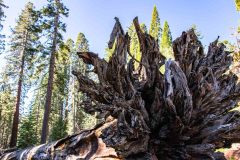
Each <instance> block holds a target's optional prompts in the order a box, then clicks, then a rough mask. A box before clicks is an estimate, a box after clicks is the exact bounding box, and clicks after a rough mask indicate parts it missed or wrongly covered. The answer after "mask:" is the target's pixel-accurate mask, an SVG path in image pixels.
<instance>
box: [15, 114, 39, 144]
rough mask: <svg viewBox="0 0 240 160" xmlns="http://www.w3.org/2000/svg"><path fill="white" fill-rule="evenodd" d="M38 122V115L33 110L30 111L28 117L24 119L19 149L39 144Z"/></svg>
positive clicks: (21, 126) (19, 138)
mask: <svg viewBox="0 0 240 160" xmlns="http://www.w3.org/2000/svg"><path fill="white" fill-rule="evenodd" d="M36 120H37V119H36V113H34V111H33V110H30V112H29V113H28V115H27V116H25V117H23V118H22V122H21V125H20V129H19V137H18V147H19V148H26V147H29V146H34V145H36V144H37V142H38V137H37V134H36V128H37V121H36Z"/></svg>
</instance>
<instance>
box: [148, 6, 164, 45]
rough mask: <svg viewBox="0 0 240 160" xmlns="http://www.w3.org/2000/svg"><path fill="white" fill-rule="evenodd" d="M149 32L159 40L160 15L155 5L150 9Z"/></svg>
mask: <svg viewBox="0 0 240 160" xmlns="http://www.w3.org/2000/svg"><path fill="white" fill-rule="evenodd" d="M149 34H150V35H151V36H153V37H154V38H155V39H156V40H158V41H160V37H161V25H160V17H159V14H158V11H157V7H156V6H154V7H153V11H152V19H151V24H150V30H149Z"/></svg>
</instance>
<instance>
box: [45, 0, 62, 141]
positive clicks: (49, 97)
mask: <svg viewBox="0 0 240 160" xmlns="http://www.w3.org/2000/svg"><path fill="white" fill-rule="evenodd" d="M55 3H56V4H59V0H55ZM57 6H58V5H57ZM58 23H59V13H58V8H57V13H56V15H55V18H54V31H53V42H52V49H51V57H50V64H49V74H48V85H47V94H46V101H45V106H44V116H43V123H42V134H41V143H42V144H43V143H46V141H47V136H48V123H49V115H50V111H51V101H52V89H53V77H54V66H55V53H56V47H57V39H58V35H57V34H58Z"/></svg>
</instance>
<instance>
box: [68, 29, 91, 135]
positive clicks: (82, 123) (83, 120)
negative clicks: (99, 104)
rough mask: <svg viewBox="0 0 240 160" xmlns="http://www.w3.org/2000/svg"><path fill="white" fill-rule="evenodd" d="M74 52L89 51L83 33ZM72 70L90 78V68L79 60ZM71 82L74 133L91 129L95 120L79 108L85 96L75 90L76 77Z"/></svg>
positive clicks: (78, 38) (78, 37)
mask: <svg viewBox="0 0 240 160" xmlns="http://www.w3.org/2000/svg"><path fill="white" fill-rule="evenodd" d="M75 51H76V52H87V51H89V44H88V40H87V38H86V37H85V35H84V34H83V33H79V34H78V36H77V40H76V44H75ZM75 55H76V53H75ZM73 68H74V69H75V70H78V71H80V72H81V73H83V74H84V75H85V76H87V77H89V78H91V75H90V74H89V73H88V71H89V70H90V66H89V65H86V64H84V63H83V61H82V60H80V59H79V58H77V61H76V60H75V62H73ZM73 81H74V83H73V85H74V86H73V87H72V89H73V92H72V93H73V95H72V97H73V99H72V109H73V111H74V113H73V114H74V119H73V123H74V124H73V127H74V128H73V131H74V133H75V132H76V131H77V130H81V129H86V128H91V127H93V126H94V125H95V123H96V119H95V117H94V116H91V115H89V114H87V113H85V112H84V111H83V109H82V107H81V103H82V102H83V100H85V99H86V95H83V94H82V93H79V92H78V91H77V90H76V88H77V87H78V82H77V79H76V77H74V79H73Z"/></svg>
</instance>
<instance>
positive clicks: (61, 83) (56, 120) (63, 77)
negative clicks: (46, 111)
mask: <svg viewBox="0 0 240 160" xmlns="http://www.w3.org/2000/svg"><path fill="white" fill-rule="evenodd" d="M72 46H73V41H72V40H71V39H69V40H67V42H66V43H65V44H62V45H61V46H60V47H59V50H58V52H56V57H57V58H56V64H55V65H56V69H55V73H54V77H55V79H54V86H53V95H52V99H53V102H54V103H52V112H51V115H52V116H51V120H50V122H51V123H52V126H50V128H51V134H50V140H51V141H54V140H57V139H60V138H63V137H65V136H66V135H67V124H68V116H67V115H68V114H67V113H68V102H69V98H68V95H69V88H68V87H69V86H68V85H69V80H70V74H71V73H70V72H69V71H70V55H71V48H72Z"/></svg>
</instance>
